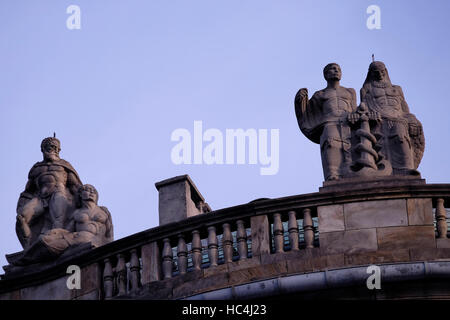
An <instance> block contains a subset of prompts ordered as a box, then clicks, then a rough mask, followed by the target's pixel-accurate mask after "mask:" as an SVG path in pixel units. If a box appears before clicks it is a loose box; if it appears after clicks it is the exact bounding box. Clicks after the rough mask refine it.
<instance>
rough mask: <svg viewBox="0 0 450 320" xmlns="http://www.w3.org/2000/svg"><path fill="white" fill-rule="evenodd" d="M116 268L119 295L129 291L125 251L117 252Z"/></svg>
mask: <svg viewBox="0 0 450 320" xmlns="http://www.w3.org/2000/svg"><path fill="white" fill-rule="evenodd" d="M116 270H117V281H118V287H119V295H124V294H126V293H127V266H126V264H125V256H124V255H123V253H119V254H117V266H116Z"/></svg>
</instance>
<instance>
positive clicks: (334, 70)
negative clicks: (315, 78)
mask: <svg viewBox="0 0 450 320" xmlns="http://www.w3.org/2000/svg"><path fill="white" fill-rule="evenodd" d="M323 76H324V78H325V80H327V81H329V80H337V81H339V80H341V76H342V71H341V67H340V66H339V65H338V64H337V63H335V62H332V63H329V64H327V65H326V66H325V68H323Z"/></svg>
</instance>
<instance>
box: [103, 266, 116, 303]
mask: <svg viewBox="0 0 450 320" xmlns="http://www.w3.org/2000/svg"><path fill="white" fill-rule="evenodd" d="M104 263H105V268H104V270H103V290H104V292H105V298H111V297H112V296H113V290H114V284H113V271H112V266H111V261H110V260H109V258H107V259H105V260H104Z"/></svg>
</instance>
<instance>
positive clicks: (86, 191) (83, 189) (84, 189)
mask: <svg viewBox="0 0 450 320" xmlns="http://www.w3.org/2000/svg"><path fill="white" fill-rule="evenodd" d="M78 196H79V197H80V203H83V202H85V201H93V202H95V204H97V201H98V192H97V189H95V187H94V186H93V185H91V184H85V185H82V186H80V188H78Z"/></svg>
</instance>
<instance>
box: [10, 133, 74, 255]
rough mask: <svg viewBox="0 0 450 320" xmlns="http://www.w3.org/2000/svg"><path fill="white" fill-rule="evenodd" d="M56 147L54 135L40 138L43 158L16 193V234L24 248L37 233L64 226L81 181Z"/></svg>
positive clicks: (58, 144) (57, 141)
mask: <svg viewBox="0 0 450 320" xmlns="http://www.w3.org/2000/svg"><path fill="white" fill-rule="evenodd" d="M60 150H61V147H60V142H59V140H58V139H56V138H55V137H53V138H51V137H50V138H45V139H44V140H43V141H42V143H41V151H42V154H43V156H44V160H43V161H41V162H38V163H36V164H35V165H34V166H33V167H32V168H31V170H30V172H29V174H28V182H27V184H26V187H25V191H24V192H22V193H21V194H20V197H19V201H18V204H17V223H16V233H17V236H18V238H19V241H20V243H21V244H22V247H23V248H24V249H27V248H28V247H29V246H30V245H31V244H32V243H33V242H34V241H36V239H37V238H38V237H39V235H40V234H44V233H45V232H46V231H48V230H51V229H60V228H64V227H65V224H66V223H67V215H68V213H70V212H71V211H73V210H74V208H75V205H76V203H75V199H74V195H75V194H76V193H77V191H78V188H79V187H80V186H81V185H82V183H81V180H80V178H79V177H78V174H77V172H76V171H75V169H74V168H73V167H72V166H71V164H70V163H69V162H67V161H65V160H63V159H60V157H59V152H60Z"/></svg>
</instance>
